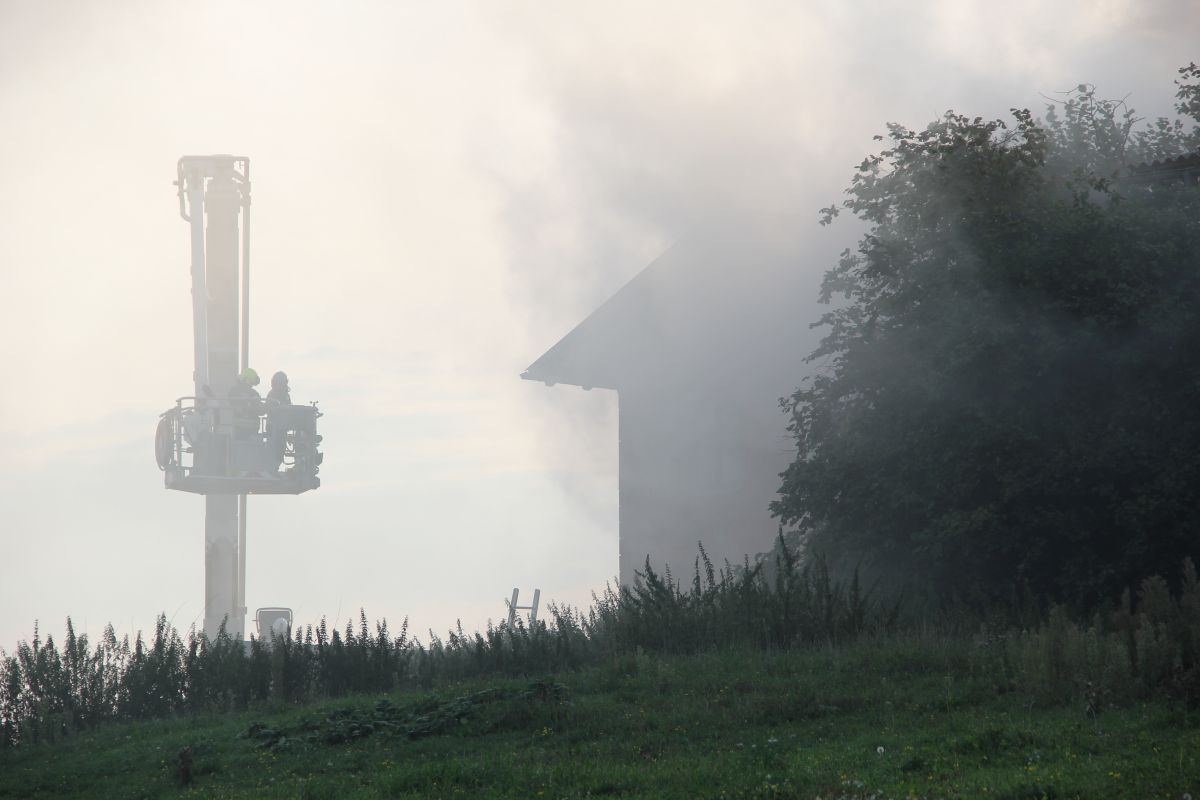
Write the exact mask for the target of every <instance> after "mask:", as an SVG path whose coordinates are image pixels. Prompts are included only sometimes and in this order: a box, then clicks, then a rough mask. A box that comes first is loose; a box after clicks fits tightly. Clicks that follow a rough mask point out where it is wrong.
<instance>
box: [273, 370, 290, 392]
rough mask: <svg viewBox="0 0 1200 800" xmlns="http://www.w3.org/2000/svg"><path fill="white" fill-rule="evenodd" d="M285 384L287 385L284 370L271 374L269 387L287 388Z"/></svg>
mask: <svg viewBox="0 0 1200 800" xmlns="http://www.w3.org/2000/svg"><path fill="white" fill-rule="evenodd" d="M287 385H288V379H287V373H286V372H283V371H282V370H281V371H279V372H276V373H275V374H274V375H272V376H271V388H272V389H281V388H287Z"/></svg>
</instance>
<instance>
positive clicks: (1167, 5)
mask: <svg viewBox="0 0 1200 800" xmlns="http://www.w3.org/2000/svg"><path fill="white" fill-rule="evenodd" d="M1046 7H1050V8H1052V9H1053V10H1052V11H1046V10H1045V8H1046ZM1198 9H1200V6H1198V5H1197V4H1196V3H1194V2H1192V1H1191V0H1178V1H1172V0H1161V1H1159V2H1147V1H1146V0H1092V1H1091V2H1067V1H1066V0H1063V1H1062V2H1053V3H1046V2H1044V1H1043V0H1016V1H1015V2H1007V3H997V2H988V3H982V2H968V0H945V2H914V1H913V0H909V1H908V2H885V1H884V0H878V1H877V2H867V1H866V0H863V1H862V2H850V1H848V0H830V1H829V2H779V3H772V2H760V3H733V2H729V3H705V2H697V0H687V2H677V3H676V2H655V3H644V2H642V3H611V2H610V3H603V4H601V3H588V4H584V3H550V2H545V3H540V4H538V3H482V2H480V3H475V4H465V5H464V4H452V3H447V2H437V3H433V2H422V3H416V2H413V3H400V2H389V3H363V2H358V3H355V2H346V3H337V4H334V3H321V4H317V3H296V2H289V3H266V2H254V3H244V2H239V3H233V2H209V3H191V4H181V3H161V2H146V3H138V2H108V3H89V2H57V3H42V2H34V1H33V0H29V2H23V1H21V0H0V175H2V176H3V181H2V183H0V186H2V190H0V365H2V366H3V370H4V372H3V377H2V378H0V453H2V454H3V459H0V648H4V649H7V650H11V649H12V647H13V645H15V643H16V642H17V641H18V640H19V639H22V638H29V637H31V636H32V633H33V625H34V620H40V623H41V628H42V630H43V631H46V632H49V633H51V634H53V635H54V636H55V637H56V638H59V637H60V636H61V632H62V628H63V623H64V620H65V618H66V616H68V615H70V616H72V617H73V618H74V620H75V621H76V623H77V626H78V627H80V628H86V630H87V631H88V632H89V633H90V634H92V635H93V636H94V635H96V634H98V633H99V632H100V630H101V629H102V627H103V625H104V624H105V623H106V622H108V621H111V622H113V623H114V624H115V625H116V626H117V628H118V630H119V631H121V632H126V631H130V630H132V629H135V628H147V627H149V626H151V625H152V622H153V617H154V615H155V614H156V613H157V612H159V611H164V612H166V613H167V614H168V615H169V616H170V617H171V618H172V620H173V622H174V623H175V624H176V625H177V626H179V627H180V628H181V629H186V628H187V627H188V626H189V625H191V624H192V623H195V624H197V625H199V624H200V621H201V618H202V615H203V569H204V565H203V501H202V499H201V498H199V497H196V496H193V495H188V494H183V493H178V492H167V491H166V490H165V489H163V488H162V475H161V473H160V472H159V471H158V469H157V468H156V467H155V464H154V458H153V454H152V443H153V435H154V426H155V423H156V421H157V415H158V414H159V412H161V411H162V410H163V409H165V408H166V407H167V406H168V405H170V404H171V403H172V402H173V400H174V398H175V397H177V396H179V395H185V394H190V392H191V383H190V380H191V371H192V363H191V353H192V350H191V341H190V339H191V317H190V297H189V293H188V290H189V277H188V263H189V261H188V259H189V251H188V230H187V226H186V224H185V223H184V222H183V221H182V220H180V218H179V216H178V210H177V206H176V201H175V196H174V187H173V186H172V185H171V181H172V180H173V178H174V169H175V161H176V159H177V158H178V157H179V156H180V155H182V154H185V153H195V154H207V153H216V152H233V153H237V154H240V155H247V156H249V157H250V158H251V163H252V174H253V179H254V190H253V191H254V211H253V237H254V238H253V264H252V272H253V290H252V300H253V309H252V323H251V336H252V342H251V364H252V365H253V366H255V367H256V368H257V369H258V370H259V371H260V372H261V373H264V374H270V373H271V372H274V371H275V370H277V369H284V370H286V371H287V372H288V373H289V375H291V376H292V384H293V396H294V397H295V398H296V399H297V400H298V401H307V400H319V401H321V406H322V409H323V410H324V411H325V413H326V416H325V418H324V419H323V420H322V425H323V431H322V432H323V434H324V436H325V447H324V449H325V451H326V462H325V466H324V467H323V469H322V474H321V477H322V479H323V482H324V485H323V487H322V488H321V489H320V490H319V491H317V492H312V493H309V494H306V495H302V496H300V497H269V498H251V499H250V514H249V547H248V565H247V604H248V606H249V607H250V609H251V613H252V612H253V609H254V608H255V607H257V606H263V605H277V604H278V605H289V606H291V607H293V608H294V609H295V610H296V613H297V620H298V621H299V622H302V623H303V622H315V621H316V620H317V619H319V618H320V617H321V616H322V615H326V616H328V618H329V620H330V622H334V621H339V623H340V624H341V625H344V624H345V621H346V620H347V618H355V617H356V616H357V613H358V609H359V607H360V606H361V607H365V609H366V611H367V614H368V616H369V617H370V618H379V617H382V616H387V617H388V618H389V621H390V622H391V623H392V625H393V627H396V626H398V624H399V622H400V619H401V618H402V617H404V616H405V615H409V616H410V617H411V623H412V626H413V628H414V629H415V630H416V631H418V632H423V631H424V630H425V629H426V628H429V627H433V628H435V629H437V630H439V631H443V630H444V629H445V628H446V627H447V626H449V625H452V624H453V623H454V620H455V619H456V618H459V617H461V619H462V621H463V625H464V627H466V628H468V629H472V628H476V627H481V626H482V625H484V624H486V621H487V619H488V618H489V617H490V618H492V619H499V618H500V617H502V616H503V614H504V606H503V602H502V601H503V598H505V597H506V596H507V595H508V594H509V592H511V590H512V588H513V587H514V586H519V587H521V589H522V591H523V592H524V593H526V594H527V593H528V592H529V591H531V590H532V589H533V588H534V587H540V588H541V589H542V593H543V598H549V599H559V600H563V601H568V602H572V603H586V602H587V600H588V598H589V594H590V591H591V590H592V589H596V588H600V587H601V586H602V585H603V584H604V582H605V580H607V579H609V578H610V577H611V576H613V575H614V574H615V573H616V570H617V492H616V487H617V480H616V426H615V421H616V398H615V396H614V395H613V394H612V393H610V392H604V391H600V390H597V391H593V392H582V391H580V390H578V389H574V388H568V387H556V388H554V389H547V388H546V387H544V386H542V385H540V384H533V383H528V382H524V381H520V380H518V375H519V374H520V372H521V371H522V370H523V369H524V368H525V367H526V366H527V365H528V364H529V363H530V362H532V361H533V360H534V359H536V358H537V357H538V356H539V355H541V353H542V352H544V351H545V350H546V349H547V348H549V347H550V346H551V345H552V344H554V342H556V341H557V340H558V338H559V337H561V336H562V335H563V334H564V333H566V332H567V331H568V330H569V329H570V328H571V327H572V326H573V325H574V324H575V323H576V322H578V321H579V320H580V319H582V318H583V317H584V316H586V314H587V313H589V312H590V311H591V310H592V309H593V308H594V307H595V306H596V305H597V304H598V303H600V302H602V301H603V300H604V299H605V298H606V297H607V296H608V295H610V294H611V293H612V292H613V291H615V290H616V289H617V288H618V287H619V286H620V285H621V284H622V283H623V282H624V281H626V280H627V279H628V278H630V277H631V276H632V275H633V274H635V273H636V272H637V271H638V270H639V269H640V268H641V267H642V266H644V264H645V263H646V262H648V261H649V260H650V259H652V258H653V257H654V256H655V255H657V254H658V253H659V252H660V251H661V250H662V249H663V248H664V247H665V246H666V245H667V244H669V243H670V242H671V241H673V240H674V239H676V238H677V237H679V236H681V235H683V234H685V233H686V231H687V230H688V229H689V228H690V227H692V226H696V225H703V224H704V223H705V221H706V220H711V219H712V218H714V217H717V216H724V215H727V214H731V213H752V214H753V213H766V214H774V215H783V216H786V217H789V218H792V219H794V220H795V224H796V225H797V226H798V228H804V229H805V231H806V235H807V234H808V229H809V228H811V227H813V226H815V221H816V209H817V208H818V207H820V206H824V205H827V204H828V203H829V202H830V201H832V200H834V199H836V198H837V197H838V196H839V194H840V192H841V190H842V188H843V187H844V186H845V185H846V183H847V182H848V180H849V177H850V175H851V173H852V169H853V166H854V165H855V164H856V163H857V162H858V161H859V160H860V159H861V158H862V156H864V155H865V154H866V153H867V152H869V151H870V150H871V149H872V146H873V145H874V143H873V142H872V141H871V136H872V135H873V134H875V133H879V132H882V131H883V130H884V124H885V122H887V121H898V122H903V123H905V124H909V125H913V126H919V125H924V124H925V123H926V122H928V121H929V120H930V119H932V118H933V117H935V116H937V115H939V114H940V113H941V112H943V111H945V110H946V109H948V108H954V109H955V110H958V111H962V112H964V113H970V114H981V115H984V116H996V115H1003V114H1006V113H1007V110H1008V108H1009V107H1011V106H1031V107H1034V108H1039V109H1040V108H1041V106H1042V105H1044V102H1045V101H1044V100H1043V98H1042V96H1041V95H1043V94H1046V95H1051V94H1053V93H1054V92H1057V91H1061V90H1065V89H1069V88H1070V87H1072V86H1074V85H1076V84H1078V83H1080V82H1082V81H1090V82H1093V83H1096V84H1098V85H1099V86H1100V88H1101V93H1102V94H1105V95H1107V96H1110V97H1122V96H1125V95H1126V94H1129V95H1130V98H1129V102H1130V104H1131V105H1133V106H1134V107H1135V108H1137V109H1138V110H1139V111H1141V112H1143V113H1145V114H1147V115H1151V116H1153V115H1158V114H1164V113H1169V112H1170V108H1171V98H1172V95H1173V87H1172V84H1171V81H1172V79H1173V78H1174V77H1175V69H1176V68H1177V67H1178V66H1181V65H1182V64H1186V63H1187V62H1189V61H1192V60H1200V52H1197V51H1198V50H1200V48H1197V47H1196V46H1195V43H1196V42H1197V41H1200V10H1198ZM850 234H851V229H850V228H848V227H843V228H841V229H839V228H838V227H836V226H835V228H834V229H831V230H829V231H825V232H821V233H820V235H822V236H833V237H837V236H849V235H850ZM847 244H849V241H848V242H847ZM827 266H829V265H828V264H824V263H812V264H798V265H797V269H807V270H824V269H825V268H826V267H827ZM781 427H782V420H781Z"/></svg>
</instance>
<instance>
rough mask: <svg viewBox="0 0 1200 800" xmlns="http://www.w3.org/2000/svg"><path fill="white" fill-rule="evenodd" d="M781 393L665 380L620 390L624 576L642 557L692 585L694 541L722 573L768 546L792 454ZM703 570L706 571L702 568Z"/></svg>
mask: <svg viewBox="0 0 1200 800" xmlns="http://www.w3.org/2000/svg"><path fill="white" fill-rule="evenodd" d="M778 396H779V395H777V394H772V393H770V392H768V391H758V392H754V391H747V390H746V388H745V387H744V386H738V385H737V384H736V383H734V384H720V385H716V386H713V385H710V386H706V387H697V386H686V385H680V384H679V383H667V382H664V383H660V384H653V385H645V384H643V385H641V386H637V387H626V388H623V389H622V390H621V392H620V402H619V409H620V410H619V413H620V423H619V432H620V445H619V447H620V455H619V458H620V481H619V483H620V559H619V560H620V578H621V582H622V583H623V584H629V583H632V582H633V580H634V577H635V572H640V571H642V570H643V569H644V565H645V562H646V558H647V557H649V559H650V563H651V566H652V567H653V568H654V569H655V570H656V571H658V572H660V573H661V572H662V571H663V570H664V569H665V568H667V567H669V568H670V571H671V574H672V577H673V578H675V579H676V580H680V581H683V582H684V583H685V584H690V582H691V580H692V576H693V575H694V570H695V564H696V558H697V557H698V555H699V550H698V544H699V543H702V544H703V545H704V549H705V551H706V552H707V553H708V556H709V558H710V559H711V560H712V562H713V563H714V565H715V566H716V567H717V568H718V569H720V568H721V567H723V566H724V564H725V562H726V561H729V562H731V563H734V564H738V563H742V561H743V559H744V558H745V557H746V556H749V557H750V558H751V560H753V558H754V556H755V555H756V554H757V553H761V552H765V551H766V550H768V549H769V548H770V546H771V543H772V540H773V538H774V536H775V533H776V531H777V529H778V523H777V521H776V520H774V519H773V518H772V517H771V515H770V512H769V510H768V504H769V503H770V502H771V500H772V499H774V497H775V494H776V490H777V489H778V488H779V483H780V479H779V473H780V472H782V471H783V469H784V468H785V467H786V466H787V464H788V462H789V461H790V459H791V457H792V451H791V445H790V442H789V440H788V438H787V435H786V430H785V419H784V416H783V414H782V413H781V412H780V411H779V409H778V405H777V400H778ZM702 569H703V568H702Z"/></svg>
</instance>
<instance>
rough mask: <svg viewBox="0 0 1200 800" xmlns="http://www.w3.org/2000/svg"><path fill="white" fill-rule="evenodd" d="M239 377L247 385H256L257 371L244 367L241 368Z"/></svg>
mask: <svg viewBox="0 0 1200 800" xmlns="http://www.w3.org/2000/svg"><path fill="white" fill-rule="evenodd" d="M240 377H241V379H242V380H243V381H245V382H246V385H247V386H258V373H257V372H255V371H254V370H252V369H250V367H246V368H245V369H244V370H242V374H241V376H240Z"/></svg>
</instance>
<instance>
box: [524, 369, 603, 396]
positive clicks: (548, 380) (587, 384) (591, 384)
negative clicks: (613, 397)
mask: <svg viewBox="0 0 1200 800" xmlns="http://www.w3.org/2000/svg"><path fill="white" fill-rule="evenodd" d="M521 380H523V381H537V382H539V383H544V384H546V385H547V386H554V385H555V384H558V383H561V384H563V385H565V386H578V387H579V388H580V389H583V390H584V391H585V392H586V391H590V390H592V389H612V390H614V391H616V388H617V387H616V386H609V385H608V383H610V381H602V382H596V381H584V380H580V379H578V378H570V377H566V378H552V377H550V376H548V375H537V374H534V373H533V372H532V371H530V370H525V371H524V372H522V373H521Z"/></svg>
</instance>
